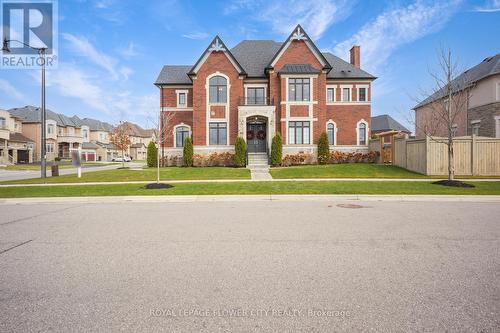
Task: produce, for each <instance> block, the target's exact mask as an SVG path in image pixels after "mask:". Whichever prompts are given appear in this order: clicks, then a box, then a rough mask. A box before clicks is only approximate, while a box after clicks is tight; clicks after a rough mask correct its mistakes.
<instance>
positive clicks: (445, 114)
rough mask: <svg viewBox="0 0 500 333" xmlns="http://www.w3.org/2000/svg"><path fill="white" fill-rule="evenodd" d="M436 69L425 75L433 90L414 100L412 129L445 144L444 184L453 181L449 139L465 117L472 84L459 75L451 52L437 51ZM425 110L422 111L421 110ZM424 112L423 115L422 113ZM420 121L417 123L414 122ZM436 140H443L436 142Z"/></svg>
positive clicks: (465, 74) (452, 150) (452, 160)
mask: <svg viewBox="0 0 500 333" xmlns="http://www.w3.org/2000/svg"><path fill="white" fill-rule="evenodd" d="M438 63H439V66H438V69H437V70H435V71H429V74H430V75H431V77H432V79H433V81H434V87H433V88H432V89H431V90H430V92H429V93H423V94H422V96H423V98H420V99H417V103H418V105H417V107H416V109H420V110H421V111H420V112H422V114H421V115H420V116H419V114H418V113H417V112H416V111H415V115H414V116H415V129H416V130H417V132H418V131H420V132H422V133H423V134H425V136H426V137H429V138H430V139H431V140H435V141H438V142H441V143H445V144H446V145H447V148H448V180H454V178H455V162H454V156H453V153H454V147H453V137H454V136H455V125H456V124H457V122H458V118H459V117H461V116H462V117H466V115H467V107H468V105H469V100H470V97H471V90H472V88H473V83H471V82H470V80H469V79H468V75H467V72H463V73H462V74H460V73H459V70H458V65H457V62H456V60H455V59H454V58H453V56H452V52H451V50H449V49H447V50H445V49H441V50H440V51H439V54H438ZM424 108H425V109H426V110H422V109H424ZM424 111H425V113H424ZM419 117H420V118H421V119H420V120H418V119H417V118H419ZM422 117H424V118H425V119H422ZM438 136H440V137H443V136H445V139H444V140H443V139H442V138H441V139H439V138H437V137H438Z"/></svg>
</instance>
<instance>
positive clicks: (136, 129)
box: [123, 121, 153, 138]
mask: <svg viewBox="0 0 500 333" xmlns="http://www.w3.org/2000/svg"><path fill="white" fill-rule="evenodd" d="M123 126H127V127H128V129H129V133H128V134H129V135H132V136H138V137H141V138H149V137H151V136H152V134H153V130H146V129H144V128H142V127H141V126H139V125H137V124H134V123H131V122H128V121H126V122H124V123H123Z"/></svg>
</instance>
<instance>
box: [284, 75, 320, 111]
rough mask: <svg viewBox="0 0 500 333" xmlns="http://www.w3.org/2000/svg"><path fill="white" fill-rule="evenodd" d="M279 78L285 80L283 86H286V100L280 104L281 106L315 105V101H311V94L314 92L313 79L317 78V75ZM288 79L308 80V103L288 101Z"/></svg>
mask: <svg viewBox="0 0 500 333" xmlns="http://www.w3.org/2000/svg"><path fill="white" fill-rule="evenodd" d="M281 77H284V78H285V84H286V89H285V90H286V94H285V95H286V100H285V103H283V102H281V103H282V104H290V105H308V104H313V103H317V101H314V99H313V97H314V96H313V94H314V93H313V92H314V85H313V84H314V79H315V78H317V77H318V75H310V74H309V75H306V74H297V75H291V74H287V75H281ZM288 79H309V100H308V101H290V100H289V99H288V89H289V85H288Z"/></svg>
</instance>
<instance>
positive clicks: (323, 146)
mask: <svg viewBox="0 0 500 333" xmlns="http://www.w3.org/2000/svg"><path fill="white" fill-rule="evenodd" d="M329 159H330V146H329V144H328V136H327V135H326V133H325V132H323V133H322V134H321V136H320V137H319V141H318V164H327V163H328V160H329Z"/></svg>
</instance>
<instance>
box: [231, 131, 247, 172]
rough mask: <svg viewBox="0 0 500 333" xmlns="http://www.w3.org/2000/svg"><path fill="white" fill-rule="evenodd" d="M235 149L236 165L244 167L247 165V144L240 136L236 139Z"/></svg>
mask: <svg viewBox="0 0 500 333" xmlns="http://www.w3.org/2000/svg"><path fill="white" fill-rule="evenodd" d="M234 149H235V155H234V165H235V166H237V167H244V166H245V165H246V164H247V143H246V142H245V140H244V139H243V138H242V137H240V136H239V137H237V138H236V143H235V145H234Z"/></svg>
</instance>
